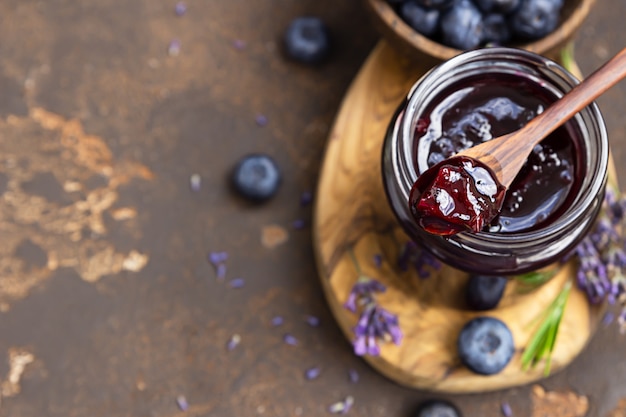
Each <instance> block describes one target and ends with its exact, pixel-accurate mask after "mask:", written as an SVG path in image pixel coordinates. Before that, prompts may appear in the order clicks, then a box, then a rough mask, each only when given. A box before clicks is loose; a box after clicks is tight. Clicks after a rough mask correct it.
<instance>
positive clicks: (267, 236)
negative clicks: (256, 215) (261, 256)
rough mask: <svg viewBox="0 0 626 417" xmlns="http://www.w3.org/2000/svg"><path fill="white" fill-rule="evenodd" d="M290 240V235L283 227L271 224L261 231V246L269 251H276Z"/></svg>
mask: <svg viewBox="0 0 626 417" xmlns="http://www.w3.org/2000/svg"><path fill="white" fill-rule="evenodd" d="M288 239H289V233H288V232H287V229H285V228H284V227H282V226H279V225H276V224H270V225H267V226H263V228H262V229H261V244H262V245H263V246H264V247H266V248H268V249H274V248H275V247H277V246H280V245H282V244H283V243H285V242H287V240H288Z"/></svg>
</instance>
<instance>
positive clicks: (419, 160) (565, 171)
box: [382, 48, 609, 275]
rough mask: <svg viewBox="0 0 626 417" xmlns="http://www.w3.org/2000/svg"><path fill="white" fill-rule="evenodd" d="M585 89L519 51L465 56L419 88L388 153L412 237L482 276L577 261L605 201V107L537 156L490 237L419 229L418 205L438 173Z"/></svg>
mask: <svg viewBox="0 0 626 417" xmlns="http://www.w3.org/2000/svg"><path fill="white" fill-rule="evenodd" d="M577 83H578V81H577V79H576V78H575V77H574V76H572V75H571V74H570V73H569V72H568V71H566V70H565V69H564V68H563V67H561V66H560V65H559V64H557V63H555V62H554V61H551V60H549V59H547V58H544V57H542V56H539V55H536V54H533V53H530V52H527V51H523V50H518V49H512V48H485V49H480V50H475V51H470V52H465V53H463V54H460V55H458V56H456V57H454V58H452V59H450V60H448V61H446V62H444V63H442V64H440V65H439V66H437V67H435V68H433V69H432V70H431V71H429V72H428V73H426V74H425V75H424V76H423V77H422V78H421V79H420V80H418V81H417V83H416V84H415V85H414V86H413V87H412V89H411V91H410V93H409V95H408V97H407V99H406V100H405V101H404V102H403V103H402V105H401V106H400V108H399V109H398V111H397V112H396V114H395V115H394V117H393V119H392V121H391V123H390V126H389V129H388V131H387V135H386V138H385V143H384V146H383V160H382V168H383V181H384V185H385V189H386V192H387V197H388V199H389V202H390V204H391V208H392V210H393V211H394V213H395V214H396V216H397V218H398V220H399V222H400V224H401V225H402V227H403V228H404V229H405V231H406V232H407V234H408V235H409V236H410V237H411V238H412V239H413V240H414V241H415V242H416V243H419V244H422V246H424V247H425V248H426V249H428V250H430V251H431V252H432V253H433V254H434V255H435V256H437V257H438V258H440V259H441V260H442V261H443V262H445V263H446V264H448V265H451V266H453V267H456V268H458V269H461V270H465V271H467V272H473V273H480V274H494V275H496V274H497V275H516V274H520V273H523V272H528V271H532V270H536V269H539V268H542V267H544V266H547V265H548V264H550V263H552V262H554V261H557V260H559V259H561V258H562V257H563V256H564V255H565V254H567V252H569V251H570V250H571V249H572V248H573V247H574V246H575V245H576V244H577V243H578V242H579V241H580V240H581V239H582V238H583V237H584V236H585V234H586V233H587V231H588V230H589V228H590V227H591V226H592V224H593V222H594V221H595V219H596V216H597V214H598V212H599V210H600V208H601V205H602V200H603V197H604V190H605V186H606V180H607V170H608V160H609V144H608V138H607V133H606V128H605V126H604V121H603V119H602V115H601V114H600V111H599V109H598V107H597V105H595V104H592V105H590V106H588V107H586V108H585V109H584V110H582V111H581V112H579V113H578V114H577V115H576V116H575V117H574V118H573V119H571V120H570V121H568V122H567V123H566V124H565V125H564V126H563V127H561V128H559V129H557V130H556V131H555V132H554V133H552V134H551V135H550V136H549V137H547V138H546V139H545V140H543V141H542V142H541V143H540V144H539V145H537V146H536V147H535V149H534V150H533V152H532V154H531V155H530V157H529V158H528V160H527V162H526V164H525V166H524V168H523V169H522V171H521V172H520V173H519V174H518V176H517V177H516V179H515V180H514V182H513V184H511V186H510V187H509V189H508V190H507V191H506V195H505V197H504V198H505V200H504V206H503V208H502V210H501V211H500V214H499V215H498V216H497V217H496V218H495V219H494V220H493V221H491V222H490V223H489V224H486V225H485V226H484V227H483V228H482V230H481V231H480V232H477V233H467V232H464V233H458V234H454V235H451V236H438V235H434V234H431V233H429V232H427V231H425V230H424V229H423V228H422V227H420V226H419V225H418V222H417V221H416V219H415V218H414V217H413V215H412V212H411V208H410V206H411V202H410V201H409V200H410V198H411V189H412V187H413V185H414V184H415V181H416V180H417V178H418V177H419V175H420V174H421V173H423V172H424V171H426V170H427V169H428V168H429V167H431V166H433V165H435V164H436V163H438V162H440V161H441V160H443V159H445V158H448V157H450V156H452V155H454V154H455V153H456V152H459V151H460V150H463V149H465V148H468V147H471V146H474V145H475V144H479V143H481V142H483V141H487V140H489V139H492V138H495V137H498V136H501V135H503V134H506V133H509V132H512V131H514V130H517V129H519V128H520V127H522V126H524V125H525V124H526V123H527V122H528V121H529V120H530V119H532V118H533V117H535V116H536V115H537V114H538V113H540V112H542V111H543V109H545V108H546V107H547V106H549V105H550V104H551V103H552V102H554V101H555V100H557V99H559V98H560V97H562V96H563V95H564V94H565V93H566V92H567V91H569V90H570V89H571V88H572V87H574V86H575V85H576V84H577Z"/></svg>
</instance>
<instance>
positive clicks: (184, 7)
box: [174, 1, 187, 16]
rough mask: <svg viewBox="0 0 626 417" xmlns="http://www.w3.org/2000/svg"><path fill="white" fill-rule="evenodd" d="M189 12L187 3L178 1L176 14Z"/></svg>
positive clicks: (175, 8) (175, 9) (180, 14)
mask: <svg viewBox="0 0 626 417" xmlns="http://www.w3.org/2000/svg"><path fill="white" fill-rule="evenodd" d="M186 12H187V5H186V4H185V3H184V2H182V1H179V2H178V3H176V6H175V7H174V13H176V16H182V15H184V14H185V13H186Z"/></svg>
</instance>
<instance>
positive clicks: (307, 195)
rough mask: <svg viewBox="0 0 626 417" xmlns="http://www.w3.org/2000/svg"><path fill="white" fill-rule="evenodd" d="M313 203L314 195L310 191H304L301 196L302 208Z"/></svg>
mask: <svg viewBox="0 0 626 417" xmlns="http://www.w3.org/2000/svg"><path fill="white" fill-rule="evenodd" d="M312 201H313V194H312V193H311V192H310V191H304V192H303V193H302V194H301V195H300V206H301V207H306V206H308V205H309V204H311V202H312Z"/></svg>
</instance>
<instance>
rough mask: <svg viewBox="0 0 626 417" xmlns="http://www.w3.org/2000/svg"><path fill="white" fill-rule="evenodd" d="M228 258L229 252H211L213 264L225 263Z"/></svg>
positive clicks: (210, 257) (210, 258)
mask: <svg viewBox="0 0 626 417" xmlns="http://www.w3.org/2000/svg"><path fill="white" fill-rule="evenodd" d="M227 260H228V252H211V253H209V262H210V263H211V264H212V265H213V266H217V265H218V264H221V263H224V262H226V261H227Z"/></svg>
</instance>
